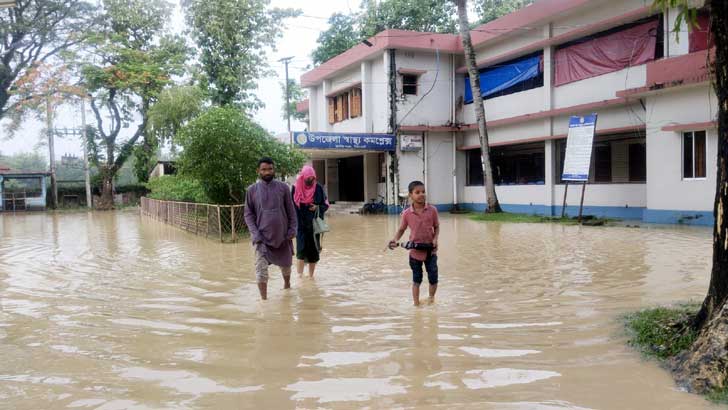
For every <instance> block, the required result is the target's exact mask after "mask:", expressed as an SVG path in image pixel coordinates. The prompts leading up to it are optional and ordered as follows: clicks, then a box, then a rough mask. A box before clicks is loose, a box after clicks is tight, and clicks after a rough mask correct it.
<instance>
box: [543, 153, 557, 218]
mask: <svg viewBox="0 0 728 410" xmlns="http://www.w3.org/2000/svg"><path fill="white" fill-rule="evenodd" d="M544 167H545V170H544V184H545V189H544V191H545V192H546V195H545V197H544V207H545V208H546V209H544V213H545V214H546V215H548V216H551V215H553V209H554V208H553V205H554V194H555V192H554V191H555V188H556V142H555V141H553V140H547V141H545V142H544Z"/></svg>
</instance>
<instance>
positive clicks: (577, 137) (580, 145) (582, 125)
mask: <svg viewBox="0 0 728 410" xmlns="http://www.w3.org/2000/svg"><path fill="white" fill-rule="evenodd" d="M596 126H597V115H596V114H591V115H585V116H583V117H579V116H572V117H571V118H570V119H569V135H568V137H567V139H566V158H565V159H564V171H563V173H562V174H561V180H562V181H581V182H586V181H588V180H589V168H590V166H591V157H592V143H593V142H594V130H595V129H596Z"/></svg>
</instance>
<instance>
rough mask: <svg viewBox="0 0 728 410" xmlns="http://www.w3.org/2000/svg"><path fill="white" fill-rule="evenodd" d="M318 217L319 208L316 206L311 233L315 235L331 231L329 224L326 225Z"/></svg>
mask: <svg viewBox="0 0 728 410" xmlns="http://www.w3.org/2000/svg"><path fill="white" fill-rule="evenodd" d="M319 215H320V213H319V207H318V206H317V207H316V214H315V215H314V217H313V233H314V234H316V235H320V234H322V233H326V232H329V231H331V228H329V224H327V223H326V221H324V220H323V219H322V218H321V217H319Z"/></svg>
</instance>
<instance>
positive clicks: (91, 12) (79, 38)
mask: <svg viewBox="0 0 728 410" xmlns="http://www.w3.org/2000/svg"><path fill="white" fill-rule="evenodd" d="M15 3H16V7H11V8H4V9H0V56H2V58H0V118H3V117H4V115H5V114H7V113H17V112H16V109H18V108H20V104H21V101H20V98H19V97H18V96H17V95H16V93H17V91H18V89H19V88H22V86H23V84H21V83H23V82H25V81H27V78H28V76H29V73H30V72H31V71H32V70H34V69H35V67H37V66H38V65H39V64H41V63H44V62H53V61H54V60H56V61H57V59H59V58H61V57H66V58H68V59H70V58H72V56H71V55H70V54H72V52H74V51H77V48H78V45H79V44H81V43H82V42H84V41H85V40H86V38H87V36H88V35H89V34H90V33H91V32H93V28H94V27H95V25H96V23H97V22H98V20H97V17H98V12H97V7H96V6H94V4H93V3H94V2H92V1H87V0H16V1H15ZM29 91H30V94H37V93H39V92H40V90H29ZM24 98H28V96H24Z"/></svg>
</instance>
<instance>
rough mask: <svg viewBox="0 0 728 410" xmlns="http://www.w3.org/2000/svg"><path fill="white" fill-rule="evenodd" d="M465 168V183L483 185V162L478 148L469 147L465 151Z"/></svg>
mask: <svg viewBox="0 0 728 410" xmlns="http://www.w3.org/2000/svg"><path fill="white" fill-rule="evenodd" d="M465 161H466V162H465V164H466V166H465V168H466V178H465V185H467V186H477V185H480V186H482V185H483V167H482V166H481V164H482V163H483V162H482V161H481V158H480V149H479V148H478V149H470V150H467V151H465Z"/></svg>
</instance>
